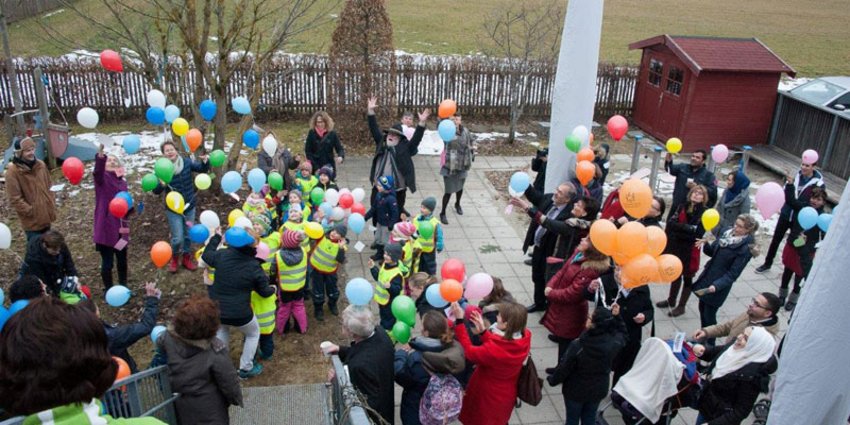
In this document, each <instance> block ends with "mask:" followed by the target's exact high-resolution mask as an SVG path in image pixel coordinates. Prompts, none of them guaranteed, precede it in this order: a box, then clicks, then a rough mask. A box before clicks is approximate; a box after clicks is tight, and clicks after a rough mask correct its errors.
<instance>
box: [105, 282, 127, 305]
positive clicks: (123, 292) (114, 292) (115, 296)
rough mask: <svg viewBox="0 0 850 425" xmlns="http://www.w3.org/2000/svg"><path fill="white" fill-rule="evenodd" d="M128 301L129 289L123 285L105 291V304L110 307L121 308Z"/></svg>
mask: <svg viewBox="0 0 850 425" xmlns="http://www.w3.org/2000/svg"><path fill="white" fill-rule="evenodd" d="M127 301H130V289H128V288H127V287H126V286H123V285H115V286H113V287H111V288H109V290H108V291H106V303H107V304H109V305H110V306H112V307H121V306H122V305H124V304H127Z"/></svg>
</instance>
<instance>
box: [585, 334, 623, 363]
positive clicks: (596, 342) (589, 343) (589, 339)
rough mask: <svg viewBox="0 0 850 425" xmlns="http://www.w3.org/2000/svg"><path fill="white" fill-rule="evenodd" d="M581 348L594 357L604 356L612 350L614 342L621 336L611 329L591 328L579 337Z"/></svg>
mask: <svg viewBox="0 0 850 425" xmlns="http://www.w3.org/2000/svg"><path fill="white" fill-rule="evenodd" d="M579 338H580V339H581V348H582V349H583V350H584V351H585V352H586V353H587V354H588V355H589V356H591V357H592V358H604V357H605V356H607V355H608V352H610V351H611V346H612V344H615V343H616V342H617V339H619V338H621V337H620V336H619V335H618V334H616V333H611V331H610V330H602V329H596V328H590V329H588V330H586V331H584V333H582V334H581V336H580V337H579Z"/></svg>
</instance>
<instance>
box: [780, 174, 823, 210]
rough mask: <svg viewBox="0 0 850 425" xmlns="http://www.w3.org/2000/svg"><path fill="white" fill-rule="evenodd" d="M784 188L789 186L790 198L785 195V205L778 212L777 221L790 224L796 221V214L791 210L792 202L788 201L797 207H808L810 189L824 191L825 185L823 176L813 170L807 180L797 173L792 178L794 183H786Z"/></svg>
mask: <svg viewBox="0 0 850 425" xmlns="http://www.w3.org/2000/svg"><path fill="white" fill-rule="evenodd" d="M785 186H791V195H792V196H791V198H789V197H788V196H787V195H786V197H785V205H783V206H782V210H780V211H779V219H780V220H790V221H792V222H795V221H797V214H796V212H795V210H794V208H793V204H792V202H789V200H793V201H796V203H797V204H798V205H802V206H803V207H805V206H808V205H809V199H810V198H811V197H812V189H814V188H816V187H819V188H822V189H823V190H826V183H825V182H824V180H823V175H822V174H821V173H820V171H818V170H814V172H813V174H812V177H810V178H809V179H804V177H803V174H802V173H801V172H799V171H798V172H797V175H796V176H795V178H794V183H790V184H788V183H786V184H785ZM786 193H787V192H786ZM800 208H802V207H800ZM797 211H799V210H797Z"/></svg>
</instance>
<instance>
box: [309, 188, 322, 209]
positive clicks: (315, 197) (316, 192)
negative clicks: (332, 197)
mask: <svg viewBox="0 0 850 425" xmlns="http://www.w3.org/2000/svg"><path fill="white" fill-rule="evenodd" d="M324 199H325V191H324V190H322V188H321V187H315V188H313V191H312V192H310V200H311V201H313V205H319V204H321V203H322V201H323V200H324Z"/></svg>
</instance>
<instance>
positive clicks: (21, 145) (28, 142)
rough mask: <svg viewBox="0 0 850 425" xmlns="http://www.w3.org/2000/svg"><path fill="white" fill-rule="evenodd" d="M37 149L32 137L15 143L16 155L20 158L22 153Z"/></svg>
mask: <svg viewBox="0 0 850 425" xmlns="http://www.w3.org/2000/svg"><path fill="white" fill-rule="evenodd" d="M29 148H35V140H33V139H32V138H31V137H24V138H23V139H20V140H17V141H15V154H16V155H18V156H20V155H21V153H23V151H24V150H25V149H29Z"/></svg>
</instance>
